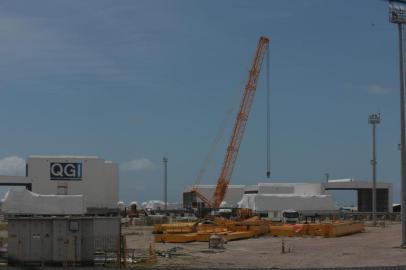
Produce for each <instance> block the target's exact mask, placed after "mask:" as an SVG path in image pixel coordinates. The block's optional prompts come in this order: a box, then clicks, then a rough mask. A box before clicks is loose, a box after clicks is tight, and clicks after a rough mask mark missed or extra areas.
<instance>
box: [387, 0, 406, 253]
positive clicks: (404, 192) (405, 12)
mask: <svg viewBox="0 0 406 270" xmlns="http://www.w3.org/2000/svg"><path fill="white" fill-rule="evenodd" d="M389 2H390V5H389V19H390V22H391V23H395V24H397V25H398V35H399V37H398V38H399V40H398V42H399V75H400V76H399V77H400V175H401V177H400V186H401V206H400V207H401V216H402V242H401V247H406V145H405V88H404V79H405V78H404V75H405V74H404V71H403V60H404V59H403V24H405V23H406V9H405V7H404V6H403V7H402V6H400V4H399V2H400V3H405V2H402V1H389ZM394 2H397V3H396V4H394Z"/></svg>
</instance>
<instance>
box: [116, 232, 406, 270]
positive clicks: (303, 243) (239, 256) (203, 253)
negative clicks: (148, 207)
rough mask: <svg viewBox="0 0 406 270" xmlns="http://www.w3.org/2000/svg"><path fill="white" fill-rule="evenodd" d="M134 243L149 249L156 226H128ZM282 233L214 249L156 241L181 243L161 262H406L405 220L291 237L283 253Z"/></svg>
mask: <svg viewBox="0 0 406 270" xmlns="http://www.w3.org/2000/svg"><path fill="white" fill-rule="evenodd" d="M123 232H124V233H129V235H128V236H127V246H128V248H135V249H136V250H137V252H141V253H144V254H147V253H148V246H149V244H150V243H153V238H152V234H151V228H150V227H135V226H132V227H129V228H124V229H123ZM281 242H282V238H274V237H270V236H263V237H260V238H256V239H247V240H239V241H232V242H228V243H227V244H226V245H225V249H223V250H213V249H210V250H209V249H208V244H207V243H202V242H194V243H188V244H162V243H153V247H154V249H155V250H157V251H165V250H168V249H170V248H172V247H181V249H179V250H178V251H176V252H175V253H174V254H175V256H172V257H171V258H165V257H160V256H158V262H157V264H156V265H155V266H177V267H202V268H207V267H236V268H238V267H267V268H268V267H276V268H292V267H350V266H352V267H355V266H389V265H406V249H400V248H399V247H398V246H399V244H400V225H399V224H392V225H387V226H386V227H384V228H381V227H376V228H374V227H366V230H365V232H364V233H360V234H355V235H351V236H344V237H340V238H322V237H307V238H302V237H300V238H299V237H293V238H285V247H286V250H287V251H288V249H289V248H290V249H291V252H290V253H285V254H282V253H281Z"/></svg>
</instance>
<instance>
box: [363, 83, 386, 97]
mask: <svg viewBox="0 0 406 270" xmlns="http://www.w3.org/2000/svg"><path fill="white" fill-rule="evenodd" d="M388 92H389V89H388V88H385V87H383V86H382V85H379V84H370V85H368V93H369V94H371V95H384V94H387V93H388Z"/></svg>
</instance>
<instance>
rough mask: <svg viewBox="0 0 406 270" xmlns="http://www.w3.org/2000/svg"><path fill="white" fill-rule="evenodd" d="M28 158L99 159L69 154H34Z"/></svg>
mask: <svg viewBox="0 0 406 270" xmlns="http://www.w3.org/2000/svg"><path fill="white" fill-rule="evenodd" d="M28 158H49V159H51V158H55V159H62V158H65V159H68V158H72V159H98V158H99V157H98V156H67V155H60V156H46V155H44V156H41V155H34V156H29V157H28Z"/></svg>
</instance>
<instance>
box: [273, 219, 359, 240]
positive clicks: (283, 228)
mask: <svg viewBox="0 0 406 270" xmlns="http://www.w3.org/2000/svg"><path fill="white" fill-rule="evenodd" d="M269 230H270V232H271V235H272V236H288V237H291V236H303V235H310V236H323V237H339V236H344V235H350V234H354V233H360V232H362V231H364V224H363V223H360V222H334V223H320V224H294V225H291V224H284V225H270V226H269Z"/></svg>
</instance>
